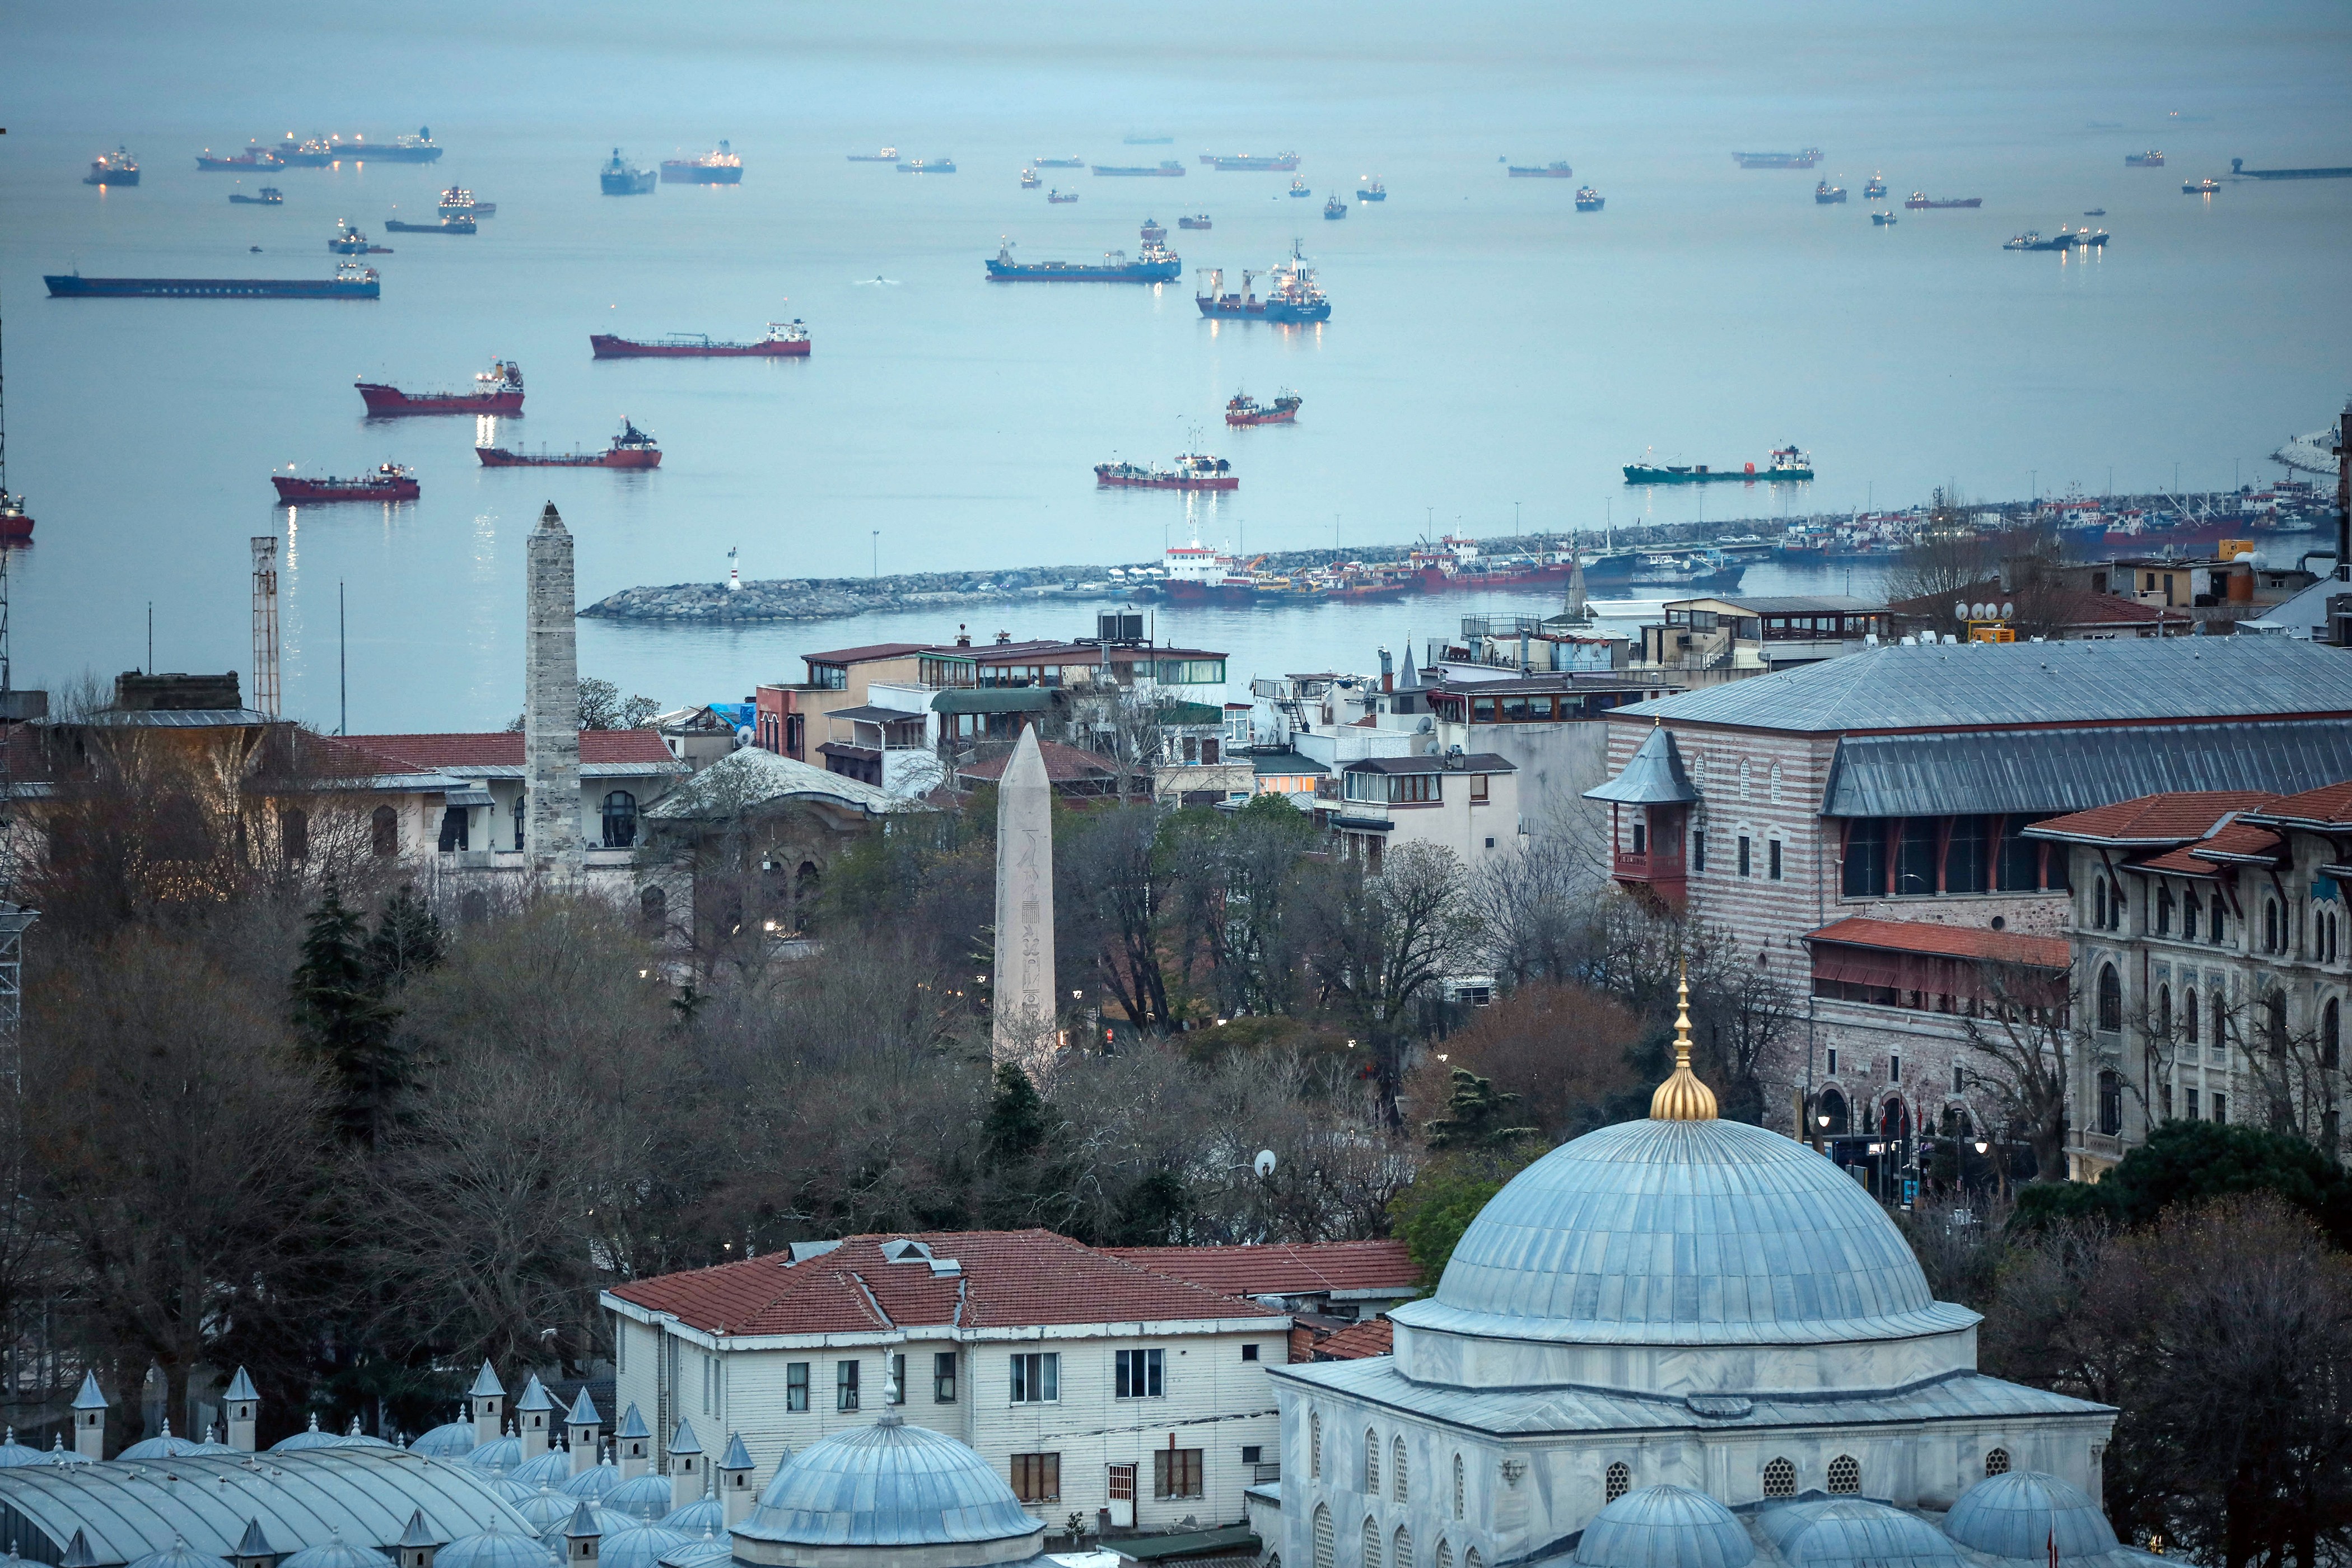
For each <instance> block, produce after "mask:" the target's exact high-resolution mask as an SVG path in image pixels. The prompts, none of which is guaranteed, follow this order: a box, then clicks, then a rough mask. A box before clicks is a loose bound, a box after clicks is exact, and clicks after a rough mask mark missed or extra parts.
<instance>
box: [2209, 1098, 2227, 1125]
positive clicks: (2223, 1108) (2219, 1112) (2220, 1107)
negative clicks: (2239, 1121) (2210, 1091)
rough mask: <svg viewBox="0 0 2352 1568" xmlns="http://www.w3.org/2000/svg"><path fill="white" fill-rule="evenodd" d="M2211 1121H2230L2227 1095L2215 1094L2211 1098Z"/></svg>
mask: <svg viewBox="0 0 2352 1568" xmlns="http://www.w3.org/2000/svg"><path fill="white" fill-rule="evenodd" d="M2213 1120H2214V1121H2229V1120H2230V1097H2229V1096H2228V1095H2226V1094H2221V1093H2216V1094H2215V1095H2214V1096H2213Z"/></svg>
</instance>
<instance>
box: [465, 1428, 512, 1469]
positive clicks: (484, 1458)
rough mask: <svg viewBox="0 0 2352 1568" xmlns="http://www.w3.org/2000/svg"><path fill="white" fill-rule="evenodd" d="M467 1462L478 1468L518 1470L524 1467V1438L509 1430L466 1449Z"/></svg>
mask: <svg viewBox="0 0 2352 1568" xmlns="http://www.w3.org/2000/svg"><path fill="white" fill-rule="evenodd" d="M466 1463H467V1464H469V1465H471V1466H473V1467H474V1468H476V1469H478V1470H518V1469H520V1468H522V1439H521V1438H520V1437H518V1436H515V1435H514V1434H513V1433H511V1432H509V1433H508V1434H507V1435H506V1436H503V1437H493V1438H491V1439H490V1440H489V1441H488V1442H487V1443H478V1444H476V1445H475V1446H474V1447H471V1448H468V1449H467V1450H466Z"/></svg>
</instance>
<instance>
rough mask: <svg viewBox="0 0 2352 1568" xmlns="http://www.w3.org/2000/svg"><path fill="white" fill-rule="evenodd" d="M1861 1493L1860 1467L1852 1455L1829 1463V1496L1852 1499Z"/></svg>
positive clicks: (1841, 1456)
mask: <svg viewBox="0 0 2352 1568" xmlns="http://www.w3.org/2000/svg"><path fill="white" fill-rule="evenodd" d="M1861 1491H1862V1465H1861V1463H1860V1462H1859V1461H1857V1460H1856V1459H1855V1458H1854V1457H1853V1455H1852V1454H1840V1455H1839V1456H1838V1457H1837V1458H1834V1459H1832V1460H1831V1461H1830V1495H1831V1496H1832V1497H1853V1496H1856V1495H1858V1494H1859V1493H1860V1492H1861Z"/></svg>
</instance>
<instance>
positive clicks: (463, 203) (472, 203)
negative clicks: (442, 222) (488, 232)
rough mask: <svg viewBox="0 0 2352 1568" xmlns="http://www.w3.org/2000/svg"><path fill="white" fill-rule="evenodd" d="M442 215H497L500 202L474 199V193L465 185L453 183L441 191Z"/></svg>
mask: <svg viewBox="0 0 2352 1568" xmlns="http://www.w3.org/2000/svg"><path fill="white" fill-rule="evenodd" d="M441 216H443V217H496V216H499V204H498V203H496V202H478V201H476V200H475V199H474V193H473V192H471V191H469V190H467V188H466V187H465V186H463V185H452V186H450V187H449V188H448V189H447V190H446V191H444V192H442V193H441Z"/></svg>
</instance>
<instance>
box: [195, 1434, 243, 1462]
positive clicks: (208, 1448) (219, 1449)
mask: <svg viewBox="0 0 2352 1568" xmlns="http://www.w3.org/2000/svg"><path fill="white" fill-rule="evenodd" d="M188 1454H189V1457H190V1458H199V1459H217V1458H222V1457H223V1456H226V1457H227V1458H232V1459H241V1458H244V1457H245V1456H244V1455H243V1454H241V1453H239V1452H238V1451H237V1450H236V1449H235V1448H232V1447H229V1446H228V1445H227V1444H226V1443H215V1442H214V1441H212V1440H211V1439H210V1438H206V1439H205V1441H204V1442H201V1443H194V1444H191V1445H189V1447H188Z"/></svg>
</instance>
